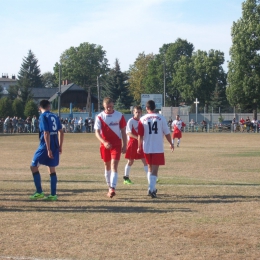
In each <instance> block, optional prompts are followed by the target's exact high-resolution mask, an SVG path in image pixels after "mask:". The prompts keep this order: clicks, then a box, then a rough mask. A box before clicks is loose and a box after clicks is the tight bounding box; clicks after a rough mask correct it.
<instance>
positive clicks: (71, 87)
mask: <svg viewBox="0 0 260 260" xmlns="http://www.w3.org/2000/svg"><path fill="white" fill-rule="evenodd" d="M58 90H59V89H58ZM67 90H70V91H73V90H75V91H76V90H77V91H78V90H81V91H84V92H85V90H84V89H83V88H82V87H80V86H78V85H76V84H74V83H71V84H68V85H62V86H61V95H62V94H63V93H64V92H66V91H67ZM58 92H59V91H57V92H55V93H53V96H51V97H50V98H49V101H50V102H52V101H53V100H54V99H56V98H57V97H58Z"/></svg>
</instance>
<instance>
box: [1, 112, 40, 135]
mask: <svg viewBox="0 0 260 260" xmlns="http://www.w3.org/2000/svg"><path fill="white" fill-rule="evenodd" d="M38 127H39V121H38V119H37V117H36V116H33V117H32V118H31V117H27V118H26V119H23V118H21V117H19V118H18V117H17V116H14V117H10V116H8V117H6V118H1V119H0V132H3V133H10V134H14V133H37V132H38Z"/></svg>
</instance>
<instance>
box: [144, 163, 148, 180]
mask: <svg viewBox="0 0 260 260" xmlns="http://www.w3.org/2000/svg"><path fill="white" fill-rule="evenodd" d="M144 171H145V174H146V177H147V175H148V166H147V165H145V166H144Z"/></svg>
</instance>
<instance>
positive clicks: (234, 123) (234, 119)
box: [232, 117, 237, 132]
mask: <svg viewBox="0 0 260 260" xmlns="http://www.w3.org/2000/svg"><path fill="white" fill-rule="evenodd" d="M232 125H233V131H234V132H236V131H237V122H236V118H235V117H234V118H233V120H232Z"/></svg>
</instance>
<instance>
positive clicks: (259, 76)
mask: <svg viewBox="0 0 260 260" xmlns="http://www.w3.org/2000/svg"><path fill="white" fill-rule="evenodd" d="M259 22H260V2H259V0H246V1H244V2H243V3H242V17H241V18H240V19H239V20H238V21H237V22H234V23H233V26H232V32H231V36H232V46H231V49H230V62H229V64H228V68H229V72H228V83H229V85H228V87H227V98H228V100H229V102H230V104H231V105H232V106H239V107H240V108H242V109H245V108H249V107H250V108H251V111H252V110H253V112H254V117H255V118H256V116H257V107H258V106H259V102H260V23H259Z"/></svg>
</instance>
